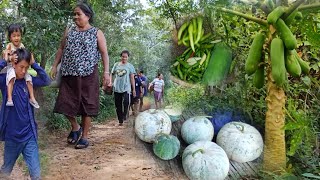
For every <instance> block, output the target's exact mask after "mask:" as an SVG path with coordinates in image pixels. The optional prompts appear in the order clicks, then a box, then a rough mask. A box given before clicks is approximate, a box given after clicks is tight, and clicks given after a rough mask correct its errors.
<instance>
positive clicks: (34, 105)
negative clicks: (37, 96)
mask: <svg viewBox="0 0 320 180" xmlns="http://www.w3.org/2000/svg"><path fill="white" fill-rule="evenodd" d="M29 102H30V104H31V105H32V106H33V107H34V108H37V109H39V108H40V106H39V104H38V102H37V101H36V100H34V101H32V100H31V99H30V100H29Z"/></svg>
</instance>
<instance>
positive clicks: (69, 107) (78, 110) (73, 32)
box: [50, 2, 111, 149]
mask: <svg viewBox="0 0 320 180" xmlns="http://www.w3.org/2000/svg"><path fill="white" fill-rule="evenodd" d="M73 13H74V17H73V20H74V23H75V25H72V26H71V27H70V28H67V29H66V31H65V33H64V35H63V38H62V42H61V44H60V47H59V49H58V51H57V53H56V57H55V61H54V63H53V65H52V68H51V72H50V75H51V78H52V79H54V78H55V76H56V74H57V66H58V64H59V63H60V62H61V69H60V71H61V81H60V87H59V94H58V97H57V100H56V103H55V106H54V110H53V112H55V113H60V114H63V115H65V116H66V118H67V119H68V120H69V121H70V123H71V127H72V129H71V132H70V133H69V136H68V137H67V142H68V143H69V144H72V145H75V148H76V149H83V148H87V147H88V146H89V141H88V132H89V127H90V126H91V120H92V117H95V116H97V115H98V112H99V71H98V63H99V60H100V59H102V65H103V71H104V72H103V74H102V78H103V81H102V82H103V89H105V88H106V87H107V86H111V84H110V76H109V56H108V51H107V45H106V39H105V36H104V34H103V32H102V31H101V30H100V29H98V28H96V27H94V26H92V25H91V24H92V22H93V16H94V12H93V11H92V9H91V7H90V6H89V5H88V4H86V3H84V2H81V3H78V4H77V5H76V6H75V8H74V10H73ZM77 116H81V121H82V122H81V123H82V126H80V125H79V124H78V122H77V120H76V117H77Z"/></svg>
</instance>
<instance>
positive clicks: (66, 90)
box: [0, 2, 164, 180]
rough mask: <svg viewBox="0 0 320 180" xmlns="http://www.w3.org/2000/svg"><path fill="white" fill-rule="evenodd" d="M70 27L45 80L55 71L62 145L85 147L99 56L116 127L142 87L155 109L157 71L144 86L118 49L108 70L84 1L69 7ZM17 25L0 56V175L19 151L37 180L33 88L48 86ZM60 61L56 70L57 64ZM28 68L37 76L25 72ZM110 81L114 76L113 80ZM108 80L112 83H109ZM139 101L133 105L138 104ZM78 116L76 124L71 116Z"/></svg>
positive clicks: (159, 83) (95, 104)
mask: <svg viewBox="0 0 320 180" xmlns="http://www.w3.org/2000/svg"><path fill="white" fill-rule="evenodd" d="M73 13H74V17H73V20H74V24H75V25H74V26H71V27H68V28H67V29H66V30H65V32H64V35H63V37H62V41H61V43H60V46H59V48H58V50H57V53H56V56H55V60H54V63H53V65H52V68H51V71H50V77H51V79H55V78H56V76H57V73H58V71H59V73H61V79H60V83H59V84H60V85H59V93H58V96H57V99H56V102H55V106H54V109H53V112H55V113H60V114H63V115H64V116H65V117H66V118H67V119H68V120H69V122H70V124H71V131H70V133H69V135H68V136H67V143H68V144H71V145H73V146H74V147H75V148H76V149H84V148H87V147H88V146H89V140H88V136H89V128H90V126H91V121H92V117H95V116H97V115H98V113H99V84H100V81H99V71H98V64H99V61H100V59H102V66H103V74H102V77H101V78H102V88H103V89H107V88H110V87H112V88H113V92H114V102H115V106H116V113H117V117H118V121H119V125H120V126H121V125H122V123H123V122H124V121H125V120H126V119H127V118H128V111H129V106H130V102H133V106H134V113H136V114H137V113H138V112H137V109H138V106H139V111H141V110H142V106H143V97H144V95H146V93H147V89H149V90H150V89H151V88H152V87H153V89H154V98H155V103H156V108H160V107H161V99H162V96H163V92H164V81H163V75H162V74H158V76H157V78H155V79H154V80H153V81H152V82H151V83H149V86H147V84H148V83H147V78H146V77H145V76H144V74H143V71H142V70H140V72H139V73H138V74H137V72H136V70H135V68H134V67H133V65H132V64H130V63H129V62H128V58H129V56H130V53H129V51H127V50H124V51H122V52H121V54H120V57H121V60H120V62H117V63H115V64H114V65H113V67H112V68H111V72H110V71H109V57H108V50H107V45H106V39H105V36H104V34H103V32H102V31H101V30H100V29H98V28H96V27H94V26H92V25H91V24H92V21H93V16H94V12H93V10H92V9H91V7H90V6H89V5H88V4H87V3H84V2H81V3H78V4H77V5H76V6H75V8H74V10H73ZM22 35H23V28H22V27H21V26H20V25H18V24H13V25H10V26H9V28H8V39H9V41H10V43H9V44H8V45H7V46H6V49H5V50H4V51H3V55H2V59H1V58H0V69H6V72H3V73H1V74H0V89H1V92H2V100H3V101H2V105H1V111H0V140H1V141H4V156H3V161H4V162H3V165H2V166H1V169H0V178H2V177H7V176H9V175H10V174H11V172H12V169H13V166H14V164H15V162H16V160H17V158H18V157H19V155H20V154H22V155H23V157H24V160H25V162H26V164H27V166H28V170H29V173H30V177H31V179H32V180H38V179H41V171H40V159H39V149H38V143H37V138H38V134H37V123H36V121H35V116H34V108H39V104H38V102H37V101H36V99H35V96H34V93H33V88H34V87H42V86H48V85H49V84H50V83H51V79H50V77H49V76H48V75H47V74H46V72H45V70H44V69H43V68H42V67H40V66H39V65H38V64H37V63H36V62H35V59H34V57H33V55H32V54H31V53H30V52H29V51H28V50H27V49H26V48H25V46H24V45H23V44H22V42H21V38H22ZM59 64H60V65H61V68H60V70H58V68H57V67H58V65H59ZM29 67H31V68H32V69H34V70H35V71H36V72H37V76H36V77H34V76H31V75H29V74H28V72H27V71H28V68H29ZM113 79H114V80H113ZM112 82H113V83H112ZM137 102H139V105H138V103H137ZM78 116H80V117H81V124H79V123H78V121H77V120H76V117H78Z"/></svg>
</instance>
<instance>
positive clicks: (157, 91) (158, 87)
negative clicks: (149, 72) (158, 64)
mask: <svg viewBox="0 0 320 180" xmlns="http://www.w3.org/2000/svg"><path fill="white" fill-rule="evenodd" d="M151 86H153V97H154V103H155V105H156V109H159V108H161V107H162V102H161V101H162V98H163V93H164V81H163V75H162V74H161V73H159V74H158V76H157V77H156V78H155V79H154V80H153V81H152V82H151V83H150V84H149V87H148V90H149V91H150V88H151Z"/></svg>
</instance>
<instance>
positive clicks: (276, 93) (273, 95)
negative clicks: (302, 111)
mask: <svg viewBox="0 0 320 180" xmlns="http://www.w3.org/2000/svg"><path fill="white" fill-rule="evenodd" d="M277 2H280V4H279V5H283V6H286V5H287V3H288V2H287V1H283V2H281V1H277ZM303 2H304V0H298V1H296V2H295V3H294V4H292V5H291V6H290V7H289V8H288V10H287V11H286V13H285V14H284V15H283V16H282V17H281V18H282V19H286V18H287V17H288V16H289V15H290V14H291V13H292V12H293V11H294V10H296V9H297V8H298V7H299V6H300V4H302V3H303ZM279 5H278V6H279ZM319 6H320V5H319V4H313V5H309V6H301V7H300V8H298V9H299V10H305V9H311V8H314V7H319ZM261 7H262V6H261ZM262 9H263V10H264V12H265V13H266V14H268V13H269V12H270V10H269V11H267V9H264V8H262ZM218 10H220V11H223V12H226V13H231V14H234V15H237V16H240V17H243V18H245V19H247V20H251V21H253V22H256V23H258V24H260V25H261V26H268V28H269V29H268V40H267V43H266V47H269V46H270V43H271V41H272V40H273V39H274V38H276V36H277V35H280V34H279V33H280V32H279V29H276V28H275V27H274V25H273V24H268V23H267V22H266V21H265V20H263V19H261V18H256V17H252V16H248V15H246V14H243V13H240V12H237V11H233V10H230V9H225V8H219V9H218ZM266 51H267V54H268V60H267V63H266V66H267V79H268V83H267V98H266V102H267V108H268V110H267V113H266V121H265V148H264V163H263V167H264V170H266V171H271V172H276V173H279V172H280V171H281V170H283V169H285V168H286V148H285V144H286V143H285V131H284V125H285V112H284V108H285V102H286V95H285V92H284V89H283V87H281V86H278V85H277V84H276V83H275V81H274V80H275V79H274V78H273V76H272V73H271V72H272V69H271V66H272V62H271V57H270V49H268V48H267V49H266Z"/></svg>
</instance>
